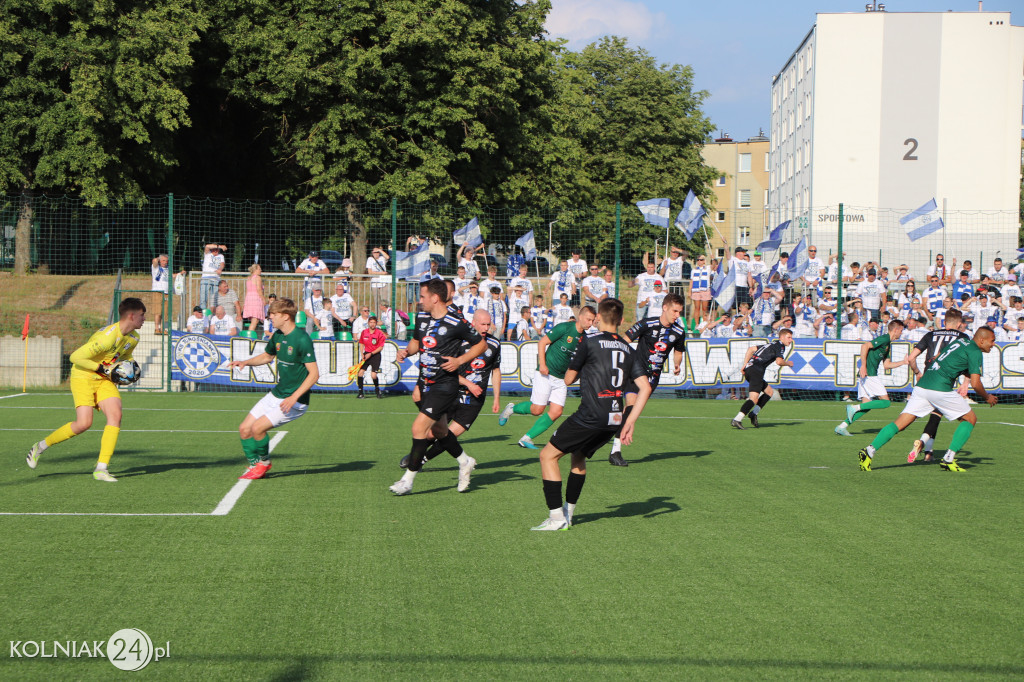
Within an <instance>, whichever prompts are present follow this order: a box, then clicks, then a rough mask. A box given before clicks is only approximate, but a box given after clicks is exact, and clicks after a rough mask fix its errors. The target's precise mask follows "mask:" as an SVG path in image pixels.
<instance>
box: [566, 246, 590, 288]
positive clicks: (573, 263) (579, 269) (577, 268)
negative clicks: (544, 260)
mask: <svg viewBox="0 0 1024 682" xmlns="http://www.w3.org/2000/svg"><path fill="white" fill-rule="evenodd" d="M569 272H571V273H572V274H573V276H574V277H575V278H576V285H577V286H579V283H580V282H581V281H582V280H583V278H584V277H586V276H587V261H585V260H583V259H582V258H580V252H579V251H578V250H577V249H573V250H572V258H570V259H569Z"/></svg>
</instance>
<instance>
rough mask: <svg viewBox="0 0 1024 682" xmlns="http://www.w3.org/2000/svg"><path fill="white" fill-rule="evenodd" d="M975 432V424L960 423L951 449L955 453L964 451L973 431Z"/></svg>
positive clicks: (950, 445)
mask: <svg viewBox="0 0 1024 682" xmlns="http://www.w3.org/2000/svg"><path fill="white" fill-rule="evenodd" d="M973 430H974V424H972V423H970V422H960V425H959V426H957V427H956V431H954V432H953V441H952V442H951V443H950V444H949V449H950V450H952V451H953V452H960V450H962V449H963V447H964V444H965V443H966V442H967V439H968V438H970V437H971V431H973Z"/></svg>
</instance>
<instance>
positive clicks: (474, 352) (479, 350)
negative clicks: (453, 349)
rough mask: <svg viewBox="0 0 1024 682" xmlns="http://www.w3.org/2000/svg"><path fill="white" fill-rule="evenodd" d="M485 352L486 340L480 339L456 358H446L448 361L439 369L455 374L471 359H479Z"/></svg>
mask: <svg viewBox="0 0 1024 682" xmlns="http://www.w3.org/2000/svg"><path fill="white" fill-rule="evenodd" d="M485 350H487V339H485V338H483V337H480V341H479V342H478V343H476V344H474V345H472V346H470V348H469V350H468V351H466V352H465V353H463V354H462V355H460V356H458V357H457V358H448V361H447V362H445V363H444V364H443V365H441V368H442V369H444V370H445V371H448V372H455V371H457V370H458V369H459V367H462V366H463V365H465V364H466V363H468V362H469V361H470V360H472V359H473V358H476V357H479V356H480V355H482V354H483V352H484V351H485Z"/></svg>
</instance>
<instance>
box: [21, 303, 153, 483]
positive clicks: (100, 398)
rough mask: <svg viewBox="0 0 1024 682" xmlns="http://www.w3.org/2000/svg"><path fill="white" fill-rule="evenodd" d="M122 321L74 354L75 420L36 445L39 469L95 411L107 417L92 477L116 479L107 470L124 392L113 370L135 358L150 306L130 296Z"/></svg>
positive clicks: (31, 457) (32, 459) (32, 461)
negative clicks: (49, 453) (44, 457)
mask: <svg viewBox="0 0 1024 682" xmlns="http://www.w3.org/2000/svg"><path fill="white" fill-rule="evenodd" d="M117 312H118V314H119V315H120V320H119V321H118V322H116V323H114V324H111V325H108V326H106V327H104V328H103V329H101V330H99V331H98V332H96V333H95V334H93V335H92V336H91V337H90V338H89V340H88V341H87V342H86V344H85V345H84V346H82V347H81V348H79V349H78V350H76V351H75V352H74V353H72V354H71V381H70V383H71V395H72V397H73V398H74V399H75V421H73V422H68V423H67V424H65V425H64V426H62V427H60V428H59V429H57V430H56V431H54V432H53V433H51V434H50V435H49V436H47V437H46V438H44V439H43V440H41V441H39V442H38V443H36V444H35V445H33V446H32V449H31V450H30V451H29V453H28V457H27V458H26V461H27V462H28V465H29V467H30V468H32V469H35V468H36V464H38V463H39V455H41V454H42V453H43V452H44V451H45V450H46V449H47V448H49V447H50V446H51V445H56V444H57V443H60V442H62V441H65V440H67V439H68V438H71V437H72V436H77V435H78V434H80V433H84V432H85V431H88V430H89V427H90V426H92V413H93V410H94V409H96V410H99V411H101V412H102V413H103V414H104V416H105V417H106V418H107V425H106V426H105V427H103V437H102V438H101V439H100V457H99V461H98V462H96V470H95V471H93V473H92V477H93V478H95V479H96V480H97V481H108V482H111V483H113V482H116V481H117V479H116V478H114V477H113V476H111V475H110V474H109V473H108V472H107V465H108V464H109V463H110V456H111V455H112V454H114V447H115V446H116V445H117V436H118V434H119V433H120V432H121V394H120V392H119V391H118V389H117V385H116V384H115V383H114V382H113V381H112V380H111V378H110V372H111V371H112V370H113V369H114V367H116V366H117V363H119V362H123V361H125V360H131V359H132V351H133V350H134V349H135V346H137V345H138V344H139V334H138V332H137V331H136V330H137V329H140V328H141V327H142V323H143V322H144V321H145V320H146V305H145V304H144V303H143V302H142V300H141V299H138V298H126V299H124V300H123V301H121V305H119V306H118V307H117Z"/></svg>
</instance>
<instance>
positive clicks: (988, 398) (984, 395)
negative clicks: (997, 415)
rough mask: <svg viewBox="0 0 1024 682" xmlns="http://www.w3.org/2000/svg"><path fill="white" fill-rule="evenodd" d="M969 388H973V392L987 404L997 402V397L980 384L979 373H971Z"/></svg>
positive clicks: (990, 404)
mask: <svg viewBox="0 0 1024 682" xmlns="http://www.w3.org/2000/svg"><path fill="white" fill-rule="evenodd" d="M971 388H973V389H974V392H975V393H977V394H978V397H979V398H981V399H982V400H984V401H985V402H987V403H988V404H989V406H992V405H995V404H996V403H997V402H999V399H998V398H996V397H995V396H994V395H992V394H991V393H989V392H988V391H986V390H985V387H984V386H982V385H981V375H980V374H972V375H971Z"/></svg>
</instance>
